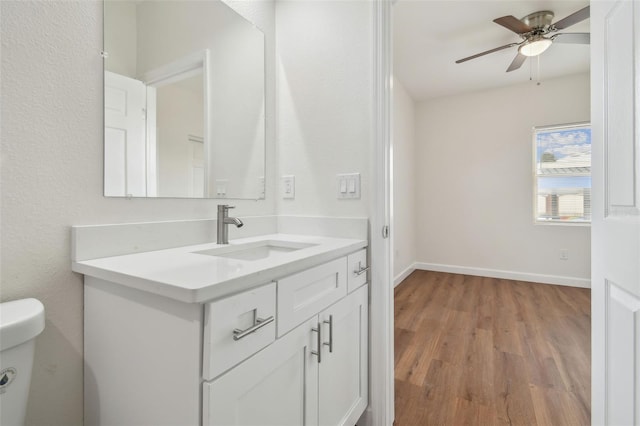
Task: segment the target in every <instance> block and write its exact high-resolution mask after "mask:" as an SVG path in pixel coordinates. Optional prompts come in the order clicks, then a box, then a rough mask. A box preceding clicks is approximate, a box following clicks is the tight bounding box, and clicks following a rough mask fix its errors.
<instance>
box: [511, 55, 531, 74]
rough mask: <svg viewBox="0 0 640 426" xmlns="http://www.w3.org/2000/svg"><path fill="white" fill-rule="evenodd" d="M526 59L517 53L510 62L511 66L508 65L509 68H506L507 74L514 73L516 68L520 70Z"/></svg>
mask: <svg viewBox="0 0 640 426" xmlns="http://www.w3.org/2000/svg"><path fill="white" fill-rule="evenodd" d="M526 59H527V57H526V56H524V55H523V54H521V53H518V54H517V55H516V57H515V58H513V61H512V62H511V65H509V68H507V72H511V71H515V70H517V69H518V68H520V67H521V66H522V64H524V61H526Z"/></svg>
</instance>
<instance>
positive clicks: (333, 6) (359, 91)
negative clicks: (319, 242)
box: [276, 0, 373, 216]
mask: <svg viewBox="0 0 640 426" xmlns="http://www.w3.org/2000/svg"><path fill="white" fill-rule="evenodd" d="M371 10H372V7H371V4H370V3H369V2H365V1H286V0H285V1H278V2H276V21H277V24H278V31H277V34H276V45H277V49H278V60H279V63H278V118H277V126H278V162H279V165H278V169H279V172H280V175H279V176H281V175H294V176H295V185H296V188H295V189H296V194H295V195H296V198H295V199H294V200H288V199H286V200H283V199H282V197H281V196H280V194H279V193H278V211H279V212H281V213H283V214H300V215H326V216H368V203H369V192H370V191H371V189H370V188H369V187H368V183H369V175H368V169H369V145H370V142H371V114H372V110H373V108H372V106H371V105H372V99H371V87H372V58H371V53H370V52H371V45H372V34H373V31H372V28H371ZM338 173H360V174H361V181H362V192H361V194H362V196H361V198H360V199H359V200H338V199H337V183H336V174H338ZM278 184H280V182H278Z"/></svg>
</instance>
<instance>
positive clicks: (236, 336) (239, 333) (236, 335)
mask: <svg viewBox="0 0 640 426" xmlns="http://www.w3.org/2000/svg"><path fill="white" fill-rule="evenodd" d="M274 319H275V318H274V317H273V315H271V316H270V317H269V318H264V319H263V318H256V322H255V324H253V325H252V326H251V327H249V328H247V329H246V330H240V329H238V328H236V329H235V330H233V340H240V339H242V338H243V337H245V336H248V335H249V334H251V333H255V332H256V331H258V330H260V329H261V328H262V327H264V326H265V325H267V324H271V323H272V322H273V320H274Z"/></svg>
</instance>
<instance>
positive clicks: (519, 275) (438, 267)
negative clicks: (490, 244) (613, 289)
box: [413, 262, 591, 288]
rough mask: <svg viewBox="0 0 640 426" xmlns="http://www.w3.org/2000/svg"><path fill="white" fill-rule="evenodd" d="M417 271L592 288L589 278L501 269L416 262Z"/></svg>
mask: <svg viewBox="0 0 640 426" xmlns="http://www.w3.org/2000/svg"><path fill="white" fill-rule="evenodd" d="M413 266H414V267H415V269H421V270H425V271H437V272H449V273H452V274H464V275H477V276H481V277H490V278H502V279H507V280H516V281H529V282H534V283H542V284H555V285H565V286H569V287H582V288H591V280H590V279H587V278H577V277H566V276H561V275H545V274H534V273H530V272H515V271H502V270H499V269H485V268H471V267H467V266H458V265H443V264H439V263H424V262H416V263H415V264H414V265H413Z"/></svg>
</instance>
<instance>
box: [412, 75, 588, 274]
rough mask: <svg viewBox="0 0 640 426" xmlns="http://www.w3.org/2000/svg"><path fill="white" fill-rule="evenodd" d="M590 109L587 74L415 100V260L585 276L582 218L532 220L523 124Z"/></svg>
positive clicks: (576, 117) (561, 119)
mask: <svg viewBox="0 0 640 426" xmlns="http://www.w3.org/2000/svg"><path fill="white" fill-rule="evenodd" d="M589 117H590V101H589V75H588V74H579V75H574V76H569V77H564V78H558V79H554V80H546V81H543V82H542V84H541V85H540V86H536V85H535V83H527V84H522V85H516V86H510V87H505V88H501V89H496V90H490V91H484V92H478V93H471V94H465V95H459V96H453V97H447V98H442V99H435V100H429V101H425V102H421V103H419V104H418V107H417V111H416V122H417V155H416V158H415V161H416V168H417V183H416V191H417V192H416V197H417V200H418V201H417V203H418V204H417V213H418V227H417V229H418V235H417V239H418V246H417V258H416V260H417V261H418V262H419V263H420V262H421V263H422V265H421V266H422V267H426V268H429V269H432V268H435V269H437V268H438V267H440V268H441V269H445V270H446V269H447V268H442V267H443V265H444V266H447V265H448V266H452V267H454V269H455V268H456V267H460V268H462V269H460V271H461V272H464V271H465V269H464V268H470V269H466V271H467V272H469V273H473V272H474V271H476V272H478V270H480V272H481V274H487V273H489V274H490V273H492V271H493V272H495V271H511V272H515V273H520V274H525V275H526V274H534V275H535V274H540V275H542V276H534V275H531V276H530V277H533V278H534V279H536V280H541V281H542V280H544V279H545V277H544V276H548V277H546V279H548V280H549V281H554V280H555V281H557V282H559V283H562V282H564V283H571V282H573V283H576V284H582V285H588V279H589V277H590V228H589V227H575V226H551V225H534V224H533V195H532V191H533V189H532V188H533V171H532V167H533V166H532V154H533V148H532V134H531V129H532V127H533V126H542V125H552V124H562V123H572V122H578V121H589ZM561 249H568V250H569V260H566V261H563V260H560V250H561ZM419 266H420V264H419ZM483 269H484V270H485V271H482V270H483ZM522 278H523V279H524V278H526V276H525V277H522Z"/></svg>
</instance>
